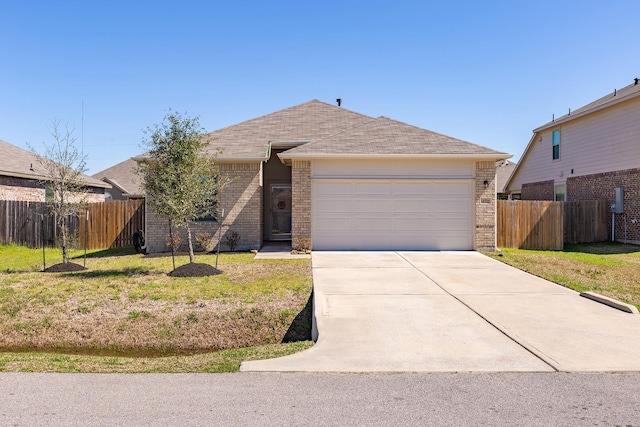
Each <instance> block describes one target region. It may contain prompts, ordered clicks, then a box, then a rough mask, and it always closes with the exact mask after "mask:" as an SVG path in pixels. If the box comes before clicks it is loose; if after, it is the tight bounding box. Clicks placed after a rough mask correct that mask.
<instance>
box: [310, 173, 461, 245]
mask: <svg viewBox="0 0 640 427" xmlns="http://www.w3.org/2000/svg"><path fill="white" fill-rule="evenodd" d="M472 191H473V186H472V184H471V182H470V181H460V182H433V181H421V180H416V181H412V182H409V181H388V182H379V181H376V182H362V181H361V180H358V181H356V180H352V181H348V180H340V181H336V182H330V181H325V180H321V181H320V180H319V181H315V182H313V189H312V210H313V212H312V241H313V247H314V249H317V250H323V249H324V250H340V249H341V250H385V249H387V250H468V249H472V248H473V221H472V218H473V197H472V195H471V194H472Z"/></svg>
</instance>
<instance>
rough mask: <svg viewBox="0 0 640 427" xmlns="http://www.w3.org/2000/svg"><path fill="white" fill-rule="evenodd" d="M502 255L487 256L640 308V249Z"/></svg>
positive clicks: (600, 246) (573, 248)
mask: <svg viewBox="0 0 640 427" xmlns="http://www.w3.org/2000/svg"><path fill="white" fill-rule="evenodd" d="M501 254H502V256H499V254H487V255H489V256H491V257H493V258H495V259H497V260H499V261H502V262H504V263H506V264H509V265H512V266H514V267H517V268H519V269H521V270H524V271H527V272H529V273H531V274H534V275H536V276H539V277H542V278H545V279H547V280H550V281H552V282H555V283H558V284H560V285H563V286H566V287H568V288H571V289H574V290H576V291H578V292H585V291H593V292H597V293H599V294H601V295H605V296H608V297H611V298H615V299H618V300H621V301H623V302H626V303H628V304H633V305H635V306H637V307H638V308H640V246H634V245H624V244H620V243H593V244H581V245H566V247H565V249H564V250H563V251H533V250H522V249H502V252H501Z"/></svg>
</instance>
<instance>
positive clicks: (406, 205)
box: [391, 199, 431, 213]
mask: <svg viewBox="0 0 640 427" xmlns="http://www.w3.org/2000/svg"><path fill="white" fill-rule="evenodd" d="M391 205H392V206H393V211H394V212H396V213H409V212H417V213H422V212H426V211H429V208H430V205H431V203H429V202H427V201H426V200H422V199H410V200H407V199H394V201H393V203H392V204H391Z"/></svg>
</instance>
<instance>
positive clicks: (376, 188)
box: [352, 183, 392, 197]
mask: <svg viewBox="0 0 640 427" xmlns="http://www.w3.org/2000/svg"><path fill="white" fill-rule="evenodd" d="M352 191H353V195H354V196H356V197H358V196H363V195H391V194H392V188H391V184H381V183H371V184H364V183H354V184H352Z"/></svg>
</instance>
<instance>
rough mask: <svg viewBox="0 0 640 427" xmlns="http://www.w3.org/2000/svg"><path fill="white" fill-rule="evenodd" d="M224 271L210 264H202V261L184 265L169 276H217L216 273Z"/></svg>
mask: <svg viewBox="0 0 640 427" xmlns="http://www.w3.org/2000/svg"><path fill="white" fill-rule="evenodd" d="M220 273H222V271H220V270H216V268H215V267H213V266H211V265H209V264H201V263H196V262H194V263H189V264H185V265H182V266H180V267H178V268H176V269H175V270H173V271H172V272H171V273H169V276H171V277H205V276H215V275H216V274H220Z"/></svg>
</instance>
